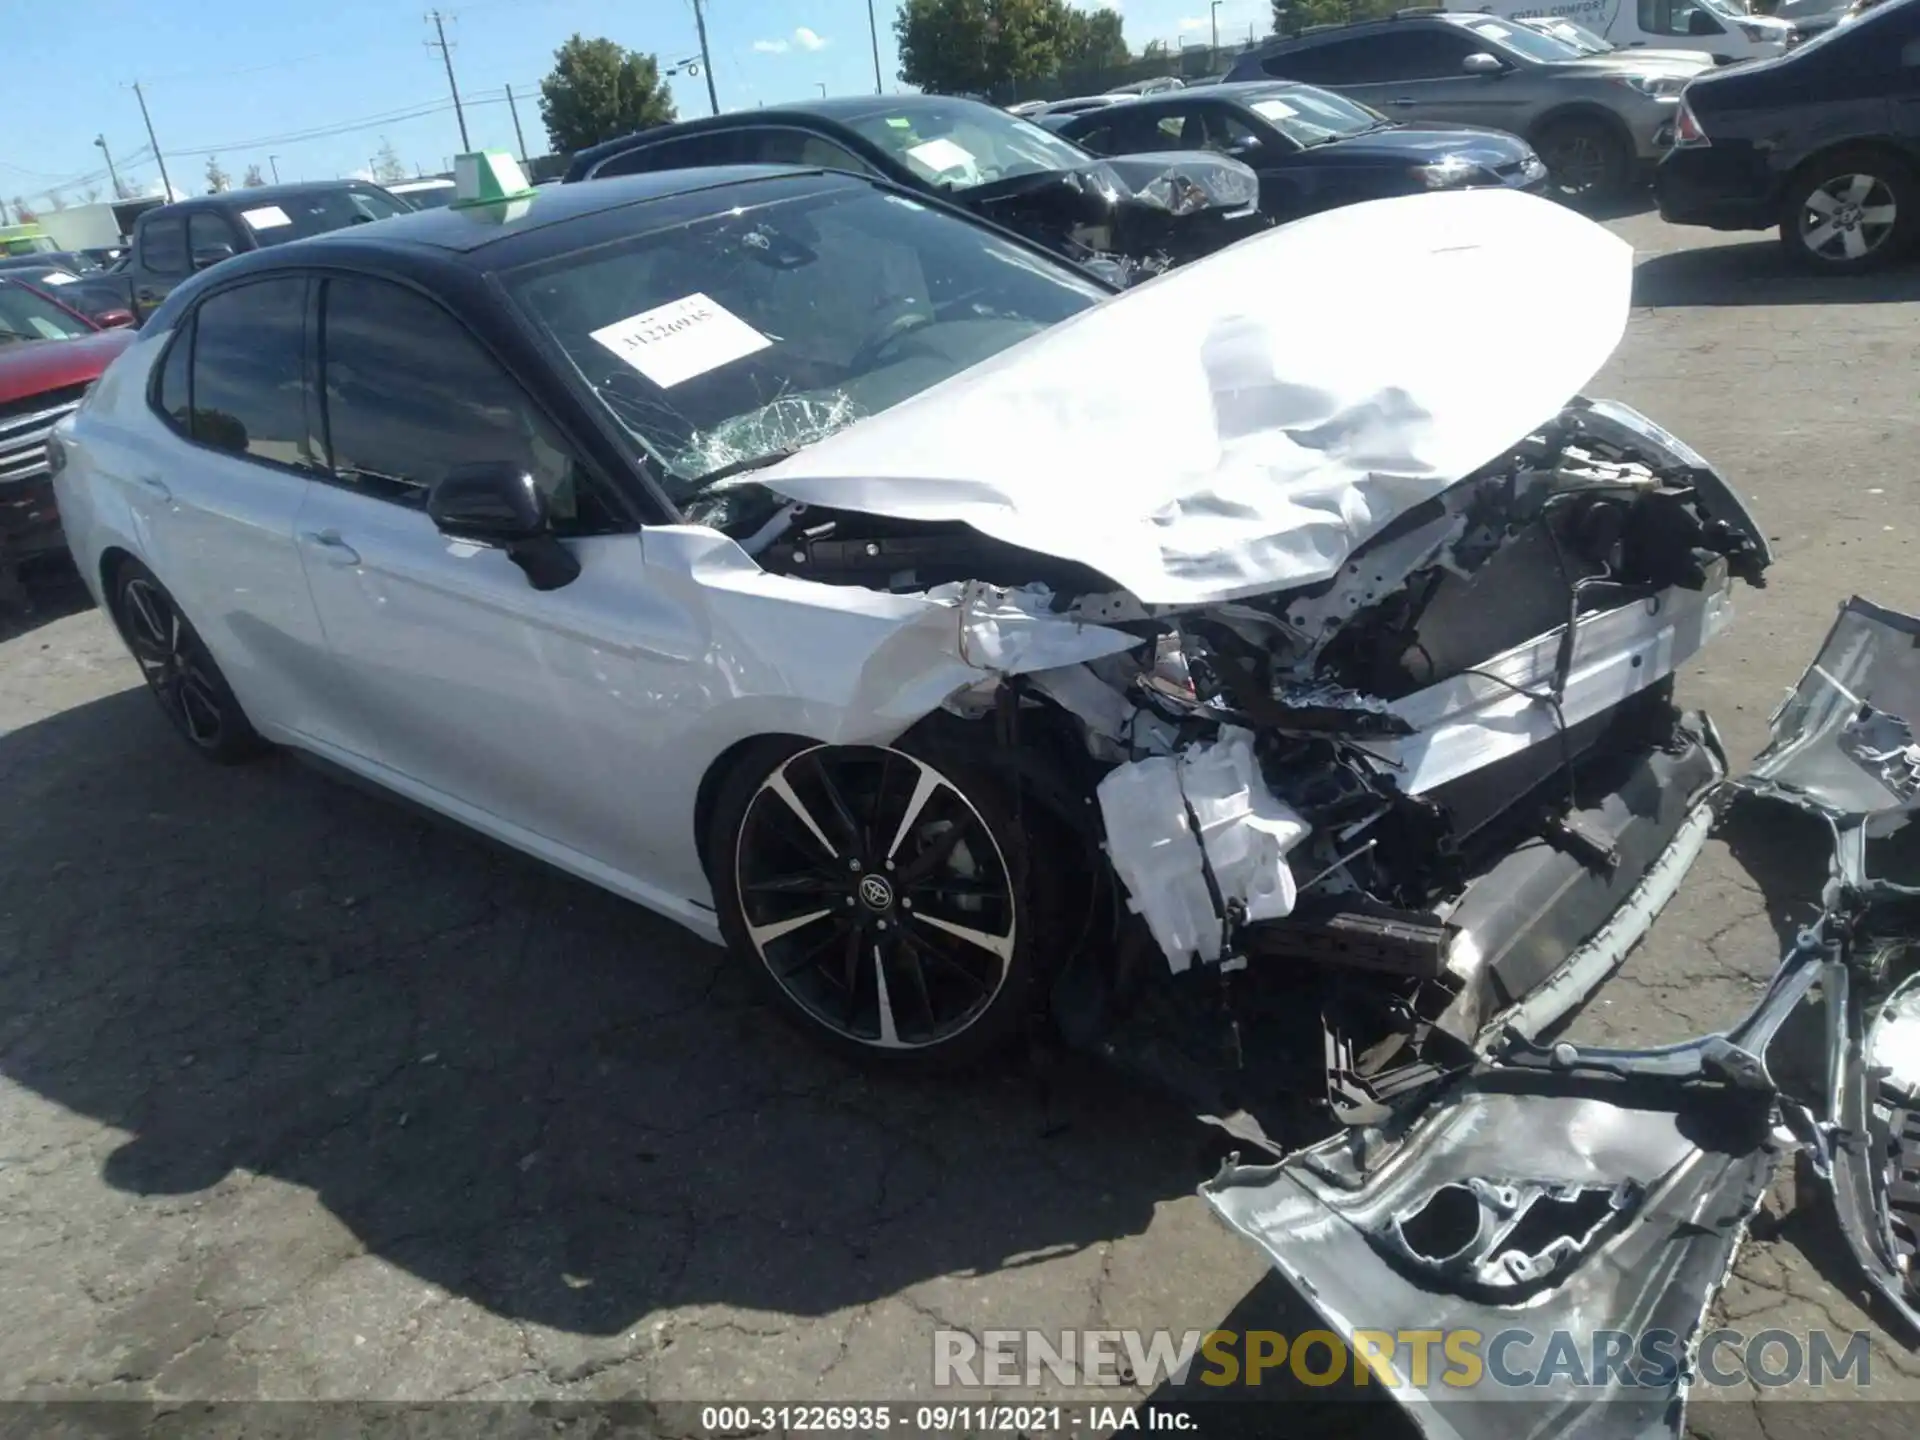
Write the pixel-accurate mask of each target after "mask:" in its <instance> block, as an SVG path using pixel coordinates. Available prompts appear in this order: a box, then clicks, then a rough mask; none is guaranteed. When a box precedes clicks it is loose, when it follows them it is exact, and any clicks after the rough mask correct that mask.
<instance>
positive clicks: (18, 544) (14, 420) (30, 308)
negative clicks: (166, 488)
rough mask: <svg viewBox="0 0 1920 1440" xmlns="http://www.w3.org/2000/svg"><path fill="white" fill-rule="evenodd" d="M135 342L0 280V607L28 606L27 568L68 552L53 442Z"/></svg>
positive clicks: (129, 335) (119, 331)
mask: <svg viewBox="0 0 1920 1440" xmlns="http://www.w3.org/2000/svg"><path fill="white" fill-rule="evenodd" d="M133 339H134V332H133V331H131V330H125V329H114V330H102V329H101V328H100V327H99V326H97V325H95V324H94V323H93V322H92V321H91V320H88V319H87V318H86V317H85V316H83V315H81V314H79V313H78V312H76V311H73V310H70V309H68V308H67V307H66V306H65V305H62V304H60V302H59V301H57V300H54V299H53V298H52V297H51V296H48V295H45V294H43V293H41V292H40V291H39V290H36V289H35V288H33V287H32V286H30V285H26V284H23V283H21V282H20V281H18V280H13V279H9V278H7V277H6V276H5V275H4V274H0V608H4V607H5V606H6V605H7V604H8V602H12V603H13V604H16V605H21V606H24V605H25V603H26V601H27V594H26V587H25V583H24V581H23V580H22V579H21V575H20V572H21V568H22V567H23V566H24V565H26V564H27V562H29V561H32V560H37V559H40V558H41V557H43V556H46V555H49V554H60V553H63V552H64V550H65V542H64V540H63V539H62V538H61V534H60V512H59V511H58V510H57V509H56V508H55V507H54V503H53V481H52V477H51V476H50V475H49V473H48V470H47V437H48V436H49V435H50V434H52V432H53V427H54V426H55V424H57V423H58V422H59V421H60V420H61V419H62V418H63V417H64V416H66V415H69V414H71V413H72V412H73V410H74V408H75V407H76V406H78V405H79V403H80V397H81V396H82V395H84V394H86V392H87V387H88V386H89V385H91V384H93V382H94V381H95V380H97V379H99V378H100V372H101V371H103V370H105V369H106V368H107V366H108V364H109V363H111V362H112V360H113V357H114V356H116V355H118V354H119V353H120V352H121V351H122V350H124V349H126V348H127V346H129V345H130V344H132V343H133Z"/></svg>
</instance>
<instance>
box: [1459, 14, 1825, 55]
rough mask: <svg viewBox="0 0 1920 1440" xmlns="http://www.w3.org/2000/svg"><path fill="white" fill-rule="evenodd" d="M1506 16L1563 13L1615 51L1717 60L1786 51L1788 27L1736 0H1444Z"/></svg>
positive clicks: (1522, 17)
mask: <svg viewBox="0 0 1920 1440" xmlns="http://www.w3.org/2000/svg"><path fill="white" fill-rule="evenodd" d="M1447 9H1449V10H1479V11H1484V12H1485V13H1487V14H1489V15H1498V16H1500V17H1502V18H1503V19H1508V20H1525V19H1532V18H1535V17H1548V16H1556V15H1558V16H1565V17H1566V18H1567V19H1569V20H1571V21H1573V22H1574V23H1575V24H1578V25H1584V26H1585V27H1586V28H1587V29H1589V30H1591V31H1593V33H1594V34H1596V35H1598V36H1600V37H1601V38H1602V39H1604V40H1607V41H1610V42H1611V43H1612V44H1613V46H1614V47H1615V48H1616V49H1620V50H1643V49H1644V50H1699V51H1705V52H1706V53H1707V54H1709V55H1711V56H1713V58H1714V59H1715V60H1718V61H1719V62H1720V63H1721V64H1723V65H1724V64H1727V63H1728V62H1730V61H1733V60H1764V59H1767V58H1769V57H1771V56H1774V55H1783V54H1785V53H1786V49H1787V42H1788V39H1789V38H1790V37H1791V36H1792V34H1793V26H1792V25H1791V24H1790V23H1789V22H1787V21H1785V20H1776V19H1774V18H1773V17H1772V16H1770V15H1749V14H1747V13H1746V11H1744V10H1742V9H1741V8H1740V6H1739V3H1738V0H1492V3H1488V0H1447Z"/></svg>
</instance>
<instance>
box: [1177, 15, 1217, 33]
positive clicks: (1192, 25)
mask: <svg viewBox="0 0 1920 1440" xmlns="http://www.w3.org/2000/svg"><path fill="white" fill-rule="evenodd" d="M1212 24H1213V22H1212V21H1211V20H1202V19H1199V18H1197V17H1189V18H1187V19H1185V20H1182V21H1181V22H1180V28H1181V29H1182V30H1205V29H1207V28H1208V27H1209V26H1210V25H1212Z"/></svg>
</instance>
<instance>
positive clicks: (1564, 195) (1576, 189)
mask: <svg viewBox="0 0 1920 1440" xmlns="http://www.w3.org/2000/svg"><path fill="white" fill-rule="evenodd" d="M1533 148H1534V150H1535V152H1536V153H1537V154H1538V155H1539V156H1540V159H1541V162H1542V163H1543V164H1545V165H1546V167H1547V191H1548V193H1549V194H1551V195H1554V196H1556V197H1557V198H1559V199H1561V200H1572V201H1581V202H1585V201H1593V200H1608V199H1612V198H1613V197H1614V196H1616V195H1618V194H1620V193H1621V192H1622V191H1624V190H1625V189H1626V188H1627V181H1628V180H1629V179H1630V178H1631V177H1632V174H1633V154H1632V152H1631V151H1630V150H1629V149H1628V148H1627V142H1626V141H1625V140H1623V139H1622V138H1621V137H1620V135H1619V133H1618V132H1617V131H1615V130H1614V129H1613V128H1612V127H1611V126H1609V125H1608V124H1607V123H1606V122H1605V121H1603V120H1593V119H1589V118H1586V117H1584V116H1568V117H1567V118H1565V119H1562V120H1550V121H1548V122H1547V123H1546V124H1545V125H1543V126H1541V127H1540V129H1539V130H1538V131H1537V132H1536V133H1535V134H1534V136H1533Z"/></svg>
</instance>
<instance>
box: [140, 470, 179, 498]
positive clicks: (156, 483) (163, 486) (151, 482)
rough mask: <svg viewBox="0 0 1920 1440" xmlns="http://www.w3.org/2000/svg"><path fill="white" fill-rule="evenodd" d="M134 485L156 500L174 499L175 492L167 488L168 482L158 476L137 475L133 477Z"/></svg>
mask: <svg viewBox="0 0 1920 1440" xmlns="http://www.w3.org/2000/svg"><path fill="white" fill-rule="evenodd" d="M133 483H134V484H136V485H138V486H139V487H140V488H141V489H142V490H144V491H146V492H147V493H148V494H149V495H151V496H153V498H154V499H156V500H171V499H173V491H171V490H169V489H168V488H167V482H166V481H164V480H162V479H161V478H160V477H159V476H158V475H136V476H134V477H133Z"/></svg>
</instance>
